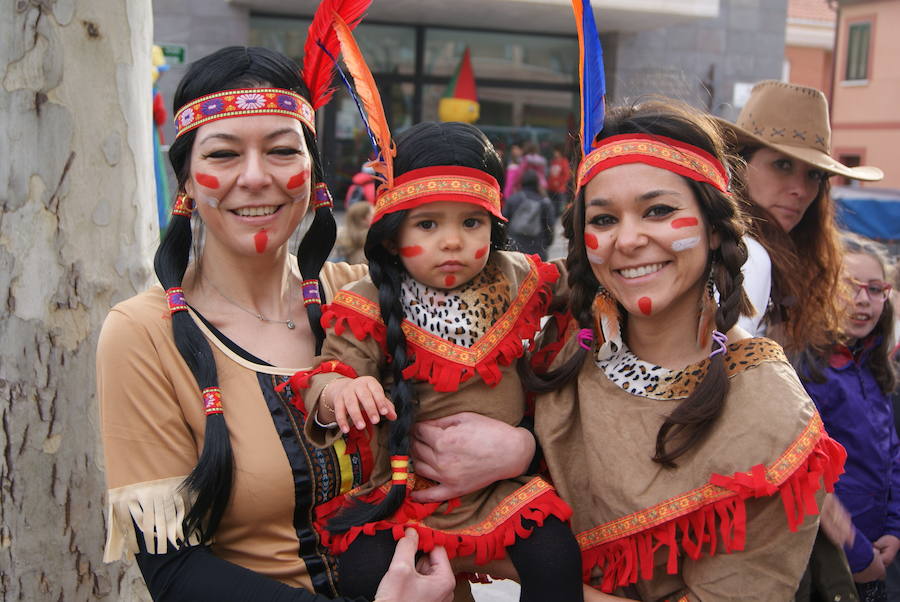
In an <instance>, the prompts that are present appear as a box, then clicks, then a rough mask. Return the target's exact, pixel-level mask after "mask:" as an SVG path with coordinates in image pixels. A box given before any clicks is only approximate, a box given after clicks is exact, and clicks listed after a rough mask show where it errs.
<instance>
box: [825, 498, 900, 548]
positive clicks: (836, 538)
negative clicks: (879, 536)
mask: <svg viewBox="0 0 900 602" xmlns="http://www.w3.org/2000/svg"><path fill="white" fill-rule="evenodd" d="M819 526H820V527H821V528H822V531H824V532H825V535H826V536H827V537H828V539H830V540H831V542H832V543H833V544H834V545H836V546H839V547H840V546H844V545H846V546H852V545H853V540H854V539H855V538H856V537H855V536H856V531H854V530H853V520H852V519H851V517H850V513H849V512H847V509H846V508H844V505H843V504H842V503H841V502H840V500H838V498H837V496H836V495H834V494H833V493H826V494H825V501H824V502H822V511H821V512H820V513H819ZM894 539H896V538H894ZM898 542H900V540H898ZM876 547H877V544H876Z"/></svg>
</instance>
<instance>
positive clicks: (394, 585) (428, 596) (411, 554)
mask: <svg viewBox="0 0 900 602" xmlns="http://www.w3.org/2000/svg"><path fill="white" fill-rule="evenodd" d="M418 544H419V534H418V533H416V531H415V529H407V530H406V536H405V537H404V538H403V539H401V540H400V541H398V542H397V547H396V549H395V550H394V559H393V560H392V561H391V566H390V567H389V568H388V572H387V573H385V575H384V578H383V579H382V580H381V584H380V585H379V586H378V591H377V592H376V593H375V602H408V601H409V600H416V601H421V602H450V601H451V600H453V589H454V588H455V587H456V578H455V577H454V576H453V571H452V570H451V569H450V561H449V560H448V559H447V552H446V550H444V548H442V547H436V548H435V549H434V550H432V551H431V553H430V554H426V555H425V556H422V558H421V559H419V562H418V563H416V560H415V558H416V549H417V547H418Z"/></svg>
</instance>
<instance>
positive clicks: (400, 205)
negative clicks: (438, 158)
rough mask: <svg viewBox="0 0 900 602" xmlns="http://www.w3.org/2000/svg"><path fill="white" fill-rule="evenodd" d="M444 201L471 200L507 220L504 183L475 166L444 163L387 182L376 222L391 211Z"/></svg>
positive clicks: (413, 171)
mask: <svg viewBox="0 0 900 602" xmlns="http://www.w3.org/2000/svg"><path fill="white" fill-rule="evenodd" d="M440 201H450V202H455V203H471V204H473V205H477V206H479V207H483V208H484V209H487V211H488V212H489V213H491V214H492V215H495V216H496V217H498V218H500V219H502V220H503V221H506V218H505V217H503V213H501V212H500V185H499V184H498V183H497V180H495V179H494V178H493V176H491V175H490V174H487V173H485V172H483V171H481V170H479V169H473V168H471V167H460V166H457V165H440V166H437V167H423V168H421V169H414V170H412V171H408V172H406V173H405V174H403V175H401V176H397V177H396V178H394V182H393V186H391V187H390V188H387V187H386V186H384V185H383V186H382V187H381V189H379V191H378V200H377V201H376V202H375V215H373V216H372V223H375V222H377V221H378V220H380V219H381V218H382V217H384V216H385V215H387V214H388V213H394V212H395V211H402V210H404V209H413V208H415V207H418V206H419V205H423V204H425V203H437V202H440Z"/></svg>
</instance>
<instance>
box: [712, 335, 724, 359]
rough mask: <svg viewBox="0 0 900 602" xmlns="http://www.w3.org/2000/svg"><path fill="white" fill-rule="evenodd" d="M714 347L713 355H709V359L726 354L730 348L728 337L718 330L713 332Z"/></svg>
mask: <svg viewBox="0 0 900 602" xmlns="http://www.w3.org/2000/svg"><path fill="white" fill-rule="evenodd" d="M712 340H713V347H714V349H713V350H712V353H710V354H709V359H712V358H714V357H716V356H717V355H720V354H724V353H725V352H726V351H727V350H728V348H727V347H726V345H728V335H726V334H724V333H721V332H719V331H718V330H713V333H712Z"/></svg>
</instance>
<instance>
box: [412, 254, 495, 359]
mask: <svg viewBox="0 0 900 602" xmlns="http://www.w3.org/2000/svg"><path fill="white" fill-rule="evenodd" d="M400 295H401V301H402V303H403V311H404V313H405V314H406V320H407V321H408V322H410V323H412V324H414V325H416V326H418V327H419V328H421V329H422V330H425V331H427V332H430V333H431V334H433V335H436V336H438V337H440V338H442V339H444V340H445V341H447V342H449V343H453V344H454V345H459V346H460V347H466V348H469V347H472V346H473V345H474V344H475V343H476V342H478V339H479V338H481V337H482V336H483V335H484V333H486V332H487V331H488V329H489V328H490V327H491V326H493V325H494V323H495V322H496V321H497V320H499V319H500V317H501V316H502V315H503V314H504V313H506V311H507V310H508V309H509V305H510V302H511V297H510V286H509V282H508V281H507V279H506V277H505V276H504V275H503V273H502V272H501V271H500V269H499V268H498V267H497V266H496V265H495V264H493V263H492V262H488V264H487V266H485V268H484V269H483V270H482V271H481V273H480V274H478V275H477V276H476V277H475V278H473V279H472V280H470V281H469V282H468V283H466V284H464V285H462V286H461V287H458V288H455V289H453V290H450V291H444V290H440V289H436V288H432V287H430V286H427V285H424V284H422V283H421V282H418V281H416V280H414V279H413V278H412V277H410V276H409V275H408V274H405V275H404V277H403V280H402V281H401V283H400Z"/></svg>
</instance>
